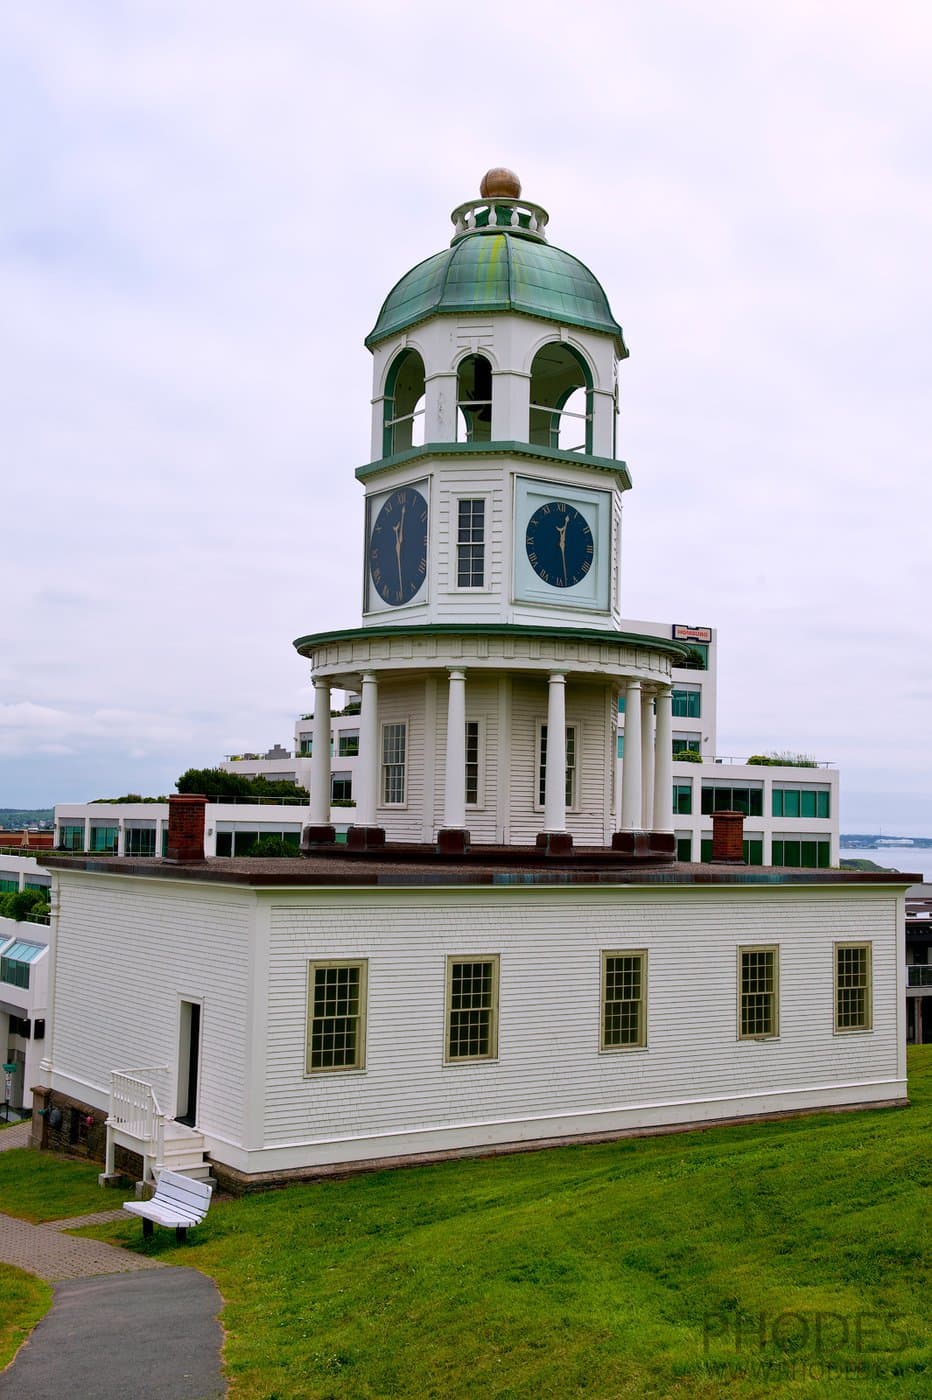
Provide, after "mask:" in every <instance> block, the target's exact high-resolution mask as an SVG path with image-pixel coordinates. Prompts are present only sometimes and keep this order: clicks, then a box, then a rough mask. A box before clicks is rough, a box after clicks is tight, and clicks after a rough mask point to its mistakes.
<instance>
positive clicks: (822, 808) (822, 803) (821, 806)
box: [816, 792, 831, 818]
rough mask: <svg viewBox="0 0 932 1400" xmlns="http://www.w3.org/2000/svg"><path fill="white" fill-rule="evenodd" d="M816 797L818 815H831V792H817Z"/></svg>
mask: <svg viewBox="0 0 932 1400" xmlns="http://www.w3.org/2000/svg"><path fill="white" fill-rule="evenodd" d="M816 797H817V799H818V801H817V803H816V816H818V817H826V818H827V817H829V816H830V815H831V811H830V795H829V793H827V792H817V793H816Z"/></svg>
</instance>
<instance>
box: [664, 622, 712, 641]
mask: <svg viewBox="0 0 932 1400" xmlns="http://www.w3.org/2000/svg"><path fill="white" fill-rule="evenodd" d="M673 640H674V641H675V642H711V640H712V628H711V627H686V626H684V625H683V623H681V622H675V623H674V624H673Z"/></svg>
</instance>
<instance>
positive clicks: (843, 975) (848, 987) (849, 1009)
mask: <svg viewBox="0 0 932 1400" xmlns="http://www.w3.org/2000/svg"><path fill="white" fill-rule="evenodd" d="M871 1000H872V998H871V945H870V944H869V943H836V944H835V1029H836V1031H869V1030H870V1029H871V1025H872V1022H873V1017H872V1006H871Z"/></svg>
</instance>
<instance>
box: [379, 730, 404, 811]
mask: <svg viewBox="0 0 932 1400" xmlns="http://www.w3.org/2000/svg"><path fill="white" fill-rule="evenodd" d="M407 749H408V726H407V724H405V723H404V722H402V723H397V724H383V725H382V802H383V804H384V805H385V806H386V807H403V806H404V801H405V768H406V762H407Z"/></svg>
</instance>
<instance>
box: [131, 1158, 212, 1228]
mask: <svg viewBox="0 0 932 1400" xmlns="http://www.w3.org/2000/svg"><path fill="white" fill-rule="evenodd" d="M213 1189H214V1188H213V1187H212V1186H208V1184H207V1182H206V1181H195V1180H194V1179H193V1178H192V1177H190V1176H181V1175H180V1173H179V1172H170V1171H167V1170H163V1171H161V1172H159V1178H158V1183H157V1184H156V1188H155V1195H154V1196H153V1197H152V1199H151V1200H149V1201H124V1202H123V1209H124V1210H127V1211H129V1213H130V1214H131V1215H141V1216H142V1233H143V1235H151V1234H152V1226H153V1224H155V1225H165V1226H167V1227H168V1228H169V1229H170V1228H171V1227H172V1226H174V1228H175V1237H176V1239H178V1240H179V1241H181V1242H182V1243H184V1241H185V1240H186V1239H187V1238H188V1230H189V1229H192V1228H193V1227H194V1226H195V1225H200V1223H201V1221H202V1220H203V1219H204V1216H205V1215H206V1214H207V1207H208V1206H209V1205H210V1198H211V1196H212V1194H213Z"/></svg>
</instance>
